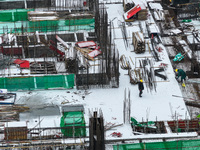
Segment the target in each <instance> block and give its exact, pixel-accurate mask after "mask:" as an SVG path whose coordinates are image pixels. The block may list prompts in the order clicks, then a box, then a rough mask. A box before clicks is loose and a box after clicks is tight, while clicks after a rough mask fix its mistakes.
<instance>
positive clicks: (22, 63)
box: [13, 59, 30, 68]
mask: <svg viewBox="0 0 200 150" xmlns="http://www.w3.org/2000/svg"><path fill="white" fill-rule="evenodd" d="M13 63H15V64H18V65H19V66H20V68H29V67H30V63H29V61H27V60H21V59H15V61H14V62H13Z"/></svg>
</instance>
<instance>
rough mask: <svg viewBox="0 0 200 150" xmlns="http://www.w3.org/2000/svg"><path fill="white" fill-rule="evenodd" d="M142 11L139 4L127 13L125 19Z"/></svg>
mask: <svg viewBox="0 0 200 150" xmlns="http://www.w3.org/2000/svg"><path fill="white" fill-rule="evenodd" d="M140 10H141V7H140V5H139V4H138V5H137V6H135V7H133V8H131V9H130V10H129V11H127V12H126V13H125V19H129V18H131V17H132V16H133V15H135V14H136V13H137V12H138V11H140Z"/></svg>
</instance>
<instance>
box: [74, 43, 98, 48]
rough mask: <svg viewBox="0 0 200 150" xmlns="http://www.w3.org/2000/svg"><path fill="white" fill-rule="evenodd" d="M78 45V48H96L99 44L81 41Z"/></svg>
mask: <svg viewBox="0 0 200 150" xmlns="http://www.w3.org/2000/svg"><path fill="white" fill-rule="evenodd" d="M76 45H78V47H81V48H83V47H91V46H96V45H97V44H96V43H95V42H94V41H81V42H76Z"/></svg>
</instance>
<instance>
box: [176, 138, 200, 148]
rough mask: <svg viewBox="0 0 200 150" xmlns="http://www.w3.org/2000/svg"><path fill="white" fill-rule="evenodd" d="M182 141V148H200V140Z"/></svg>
mask: <svg viewBox="0 0 200 150" xmlns="http://www.w3.org/2000/svg"><path fill="white" fill-rule="evenodd" d="M180 142H181V147H182V149H181V150H199V149H200V140H188V141H180Z"/></svg>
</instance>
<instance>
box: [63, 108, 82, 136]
mask: <svg viewBox="0 0 200 150" xmlns="http://www.w3.org/2000/svg"><path fill="white" fill-rule="evenodd" d="M74 126H82V127H85V119H84V115H83V112H81V111H73V112H64V113H63V116H62V117H61V119H60V127H74ZM61 132H62V133H63V134H64V136H66V137H85V136H86V128H67V129H61Z"/></svg>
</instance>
